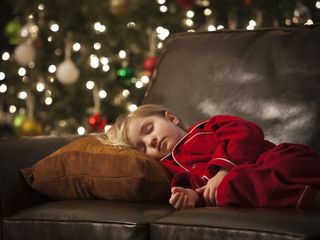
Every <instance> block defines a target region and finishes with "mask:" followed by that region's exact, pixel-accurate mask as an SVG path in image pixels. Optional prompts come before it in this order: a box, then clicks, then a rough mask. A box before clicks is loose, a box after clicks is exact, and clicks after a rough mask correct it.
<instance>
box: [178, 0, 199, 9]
mask: <svg viewBox="0 0 320 240" xmlns="http://www.w3.org/2000/svg"><path fill="white" fill-rule="evenodd" d="M195 3H196V0H177V4H178V5H179V6H180V7H183V8H191V7H193V6H194V4H195Z"/></svg>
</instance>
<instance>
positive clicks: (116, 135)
mask: <svg viewBox="0 0 320 240" xmlns="http://www.w3.org/2000/svg"><path fill="white" fill-rule="evenodd" d="M166 112H171V111H170V109H169V108H167V107H165V106H162V105H158V104H145V105H142V106H140V107H138V108H137V109H136V110H135V111H134V112H131V113H127V114H122V115H120V116H119V117H118V118H117V119H116V121H115V122H114V124H113V125H112V127H111V128H110V129H109V130H108V131H107V132H106V133H105V134H104V135H103V136H102V137H100V140H101V141H102V142H103V143H105V144H110V145H113V146H118V147H131V146H130V144H129V141H128V138H127V129H128V124H129V122H130V119H132V118H135V117H149V116H165V113H166ZM171 113H172V112H171ZM178 119H179V122H180V123H179V127H181V128H182V129H183V130H187V127H186V125H185V124H184V123H183V122H182V121H181V119H180V118H179V117H178Z"/></svg>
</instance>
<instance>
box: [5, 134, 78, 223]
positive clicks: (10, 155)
mask: <svg viewBox="0 0 320 240" xmlns="http://www.w3.org/2000/svg"><path fill="white" fill-rule="evenodd" d="M72 139H74V137H73V136H72V137H48V136H45V137H29V138H14V139H5V140H1V141H0V194H1V195H0V200H1V202H0V205H1V215H2V217H6V216H9V215H10V214H12V213H14V212H15V211H17V210H20V209H24V208H26V207H29V206H33V205H36V204H38V203H41V202H44V201H47V200H48V199H47V198H46V197H45V196H43V195H41V194H40V193H38V192H36V191H33V190H32V189H31V188H30V187H29V186H28V185H27V183H26V182H25V181H24V179H23V177H22V175H21V174H20V172H19V170H20V169H21V168H25V167H30V166H32V165H33V164H34V163H35V162H37V161H39V160H40V159H42V158H43V157H45V156H47V155H49V154H50V153H52V152H53V151H55V150H56V149H58V148H59V147H61V146H63V145H65V144H66V143H68V142H70V141H71V140H72Z"/></svg>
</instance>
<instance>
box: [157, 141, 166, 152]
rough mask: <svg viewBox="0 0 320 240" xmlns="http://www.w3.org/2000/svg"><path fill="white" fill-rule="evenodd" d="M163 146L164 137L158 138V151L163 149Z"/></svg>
mask: <svg viewBox="0 0 320 240" xmlns="http://www.w3.org/2000/svg"><path fill="white" fill-rule="evenodd" d="M164 147H165V142H164V138H163V139H161V140H160V142H159V144H158V151H159V152H162V151H163V150H164V149H163V148H164Z"/></svg>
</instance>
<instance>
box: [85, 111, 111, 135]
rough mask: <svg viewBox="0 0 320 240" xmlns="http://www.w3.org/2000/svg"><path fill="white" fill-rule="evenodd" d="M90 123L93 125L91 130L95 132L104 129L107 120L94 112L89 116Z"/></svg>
mask: <svg viewBox="0 0 320 240" xmlns="http://www.w3.org/2000/svg"><path fill="white" fill-rule="evenodd" d="M88 123H89V125H90V127H91V130H92V131H94V132H102V131H104V127H105V126H106V124H107V120H106V119H105V118H104V117H102V116H101V115H100V114H96V113H94V114H92V115H90V116H89V119H88Z"/></svg>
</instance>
